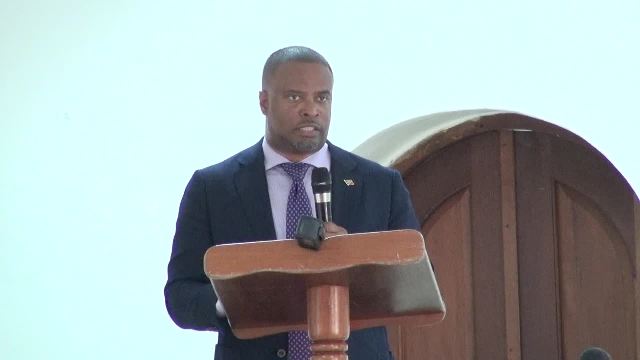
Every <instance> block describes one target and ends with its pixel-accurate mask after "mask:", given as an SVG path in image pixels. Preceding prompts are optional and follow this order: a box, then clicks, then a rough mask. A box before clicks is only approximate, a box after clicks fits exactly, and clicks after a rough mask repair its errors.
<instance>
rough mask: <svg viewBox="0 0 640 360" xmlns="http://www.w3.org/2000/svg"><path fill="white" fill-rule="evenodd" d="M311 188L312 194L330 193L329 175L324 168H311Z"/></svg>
mask: <svg viewBox="0 0 640 360" xmlns="http://www.w3.org/2000/svg"><path fill="white" fill-rule="evenodd" d="M311 188H312V189H313V193H314V194H322V193H330V192H331V173H329V169H327V168H326V167H319V168H313V170H312V171H311Z"/></svg>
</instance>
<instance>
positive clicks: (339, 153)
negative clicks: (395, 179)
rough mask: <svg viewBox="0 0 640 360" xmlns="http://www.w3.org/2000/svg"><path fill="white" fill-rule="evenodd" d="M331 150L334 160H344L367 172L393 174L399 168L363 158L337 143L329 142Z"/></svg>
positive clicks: (356, 168)
mask: <svg viewBox="0 0 640 360" xmlns="http://www.w3.org/2000/svg"><path fill="white" fill-rule="evenodd" d="M329 152H330V153H331V156H332V160H336V161H339V162H342V163H343V164H345V165H346V166H349V165H352V166H354V168H355V170H357V171H360V172H367V173H380V174H393V173H394V172H397V170H395V169H392V168H389V167H386V166H383V165H380V164H378V163H377V162H375V161H372V160H369V159H366V158H363V157H362V156H359V155H356V154H354V153H352V152H350V151H347V150H344V149H342V148H340V147H338V146H336V145H333V144H329Z"/></svg>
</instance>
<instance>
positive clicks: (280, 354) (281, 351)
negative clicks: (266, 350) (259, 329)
mask: <svg viewBox="0 0 640 360" xmlns="http://www.w3.org/2000/svg"><path fill="white" fill-rule="evenodd" d="M276 355H278V357H279V358H280V359H284V357H285V356H287V350H285V349H278V352H276Z"/></svg>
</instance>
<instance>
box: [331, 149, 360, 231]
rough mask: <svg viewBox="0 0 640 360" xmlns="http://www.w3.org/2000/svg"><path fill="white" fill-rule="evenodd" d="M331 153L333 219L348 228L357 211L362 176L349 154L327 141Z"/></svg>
mask: <svg viewBox="0 0 640 360" xmlns="http://www.w3.org/2000/svg"><path fill="white" fill-rule="evenodd" d="M329 153H330V155H331V180H332V182H333V186H332V189H331V192H332V195H331V196H332V203H333V204H332V210H333V221H334V222H335V223H336V224H338V225H340V226H342V227H344V228H346V229H347V230H349V229H350V228H352V226H351V221H352V216H351V214H353V213H354V212H355V211H358V206H359V204H361V203H362V202H361V201H360V196H361V195H360V194H361V192H362V191H361V189H362V185H363V182H362V176H361V175H360V174H359V173H357V172H356V165H357V164H356V162H355V161H353V159H352V158H351V155H350V154H349V153H348V152H346V151H344V150H342V149H340V148H338V147H336V146H333V145H332V144H331V143H329Z"/></svg>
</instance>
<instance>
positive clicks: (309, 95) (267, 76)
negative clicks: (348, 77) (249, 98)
mask: <svg viewBox="0 0 640 360" xmlns="http://www.w3.org/2000/svg"><path fill="white" fill-rule="evenodd" d="M332 89H333V72H332V71H331V67H330V66H329V63H328V62H327V60H325V59H324V57H322V55H320V54H318V53H317V52H315V51H314V50H312V49H309V48H306V47H301V46H292V47H287V48H284V49H280V50H278V51H276V52H274V53H273V54H271V56H269V58H268V59H267V62H266V63H265V64H264V70H263V73H262V91H260V96H259V99H260V109H261V110H262V113H263V114H264V115H265V116H266V128H265V138H266V140H267V142H268V143H269V145H271V147H273V148H274V149H275V150H276V151H278V152H279V153H281V154H282V155H284V156H285V157H286V158H288V159H289V160H291V161H300V160H302V159H304V158H306V157H307V156H309V155H310V154H312V153H314V152H316V151H318V150H320V148H322V146H323V145H324V143H325V142H326V140H327V133H328V131H329V124H330V122H331V94H332Z"/></svg>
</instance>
